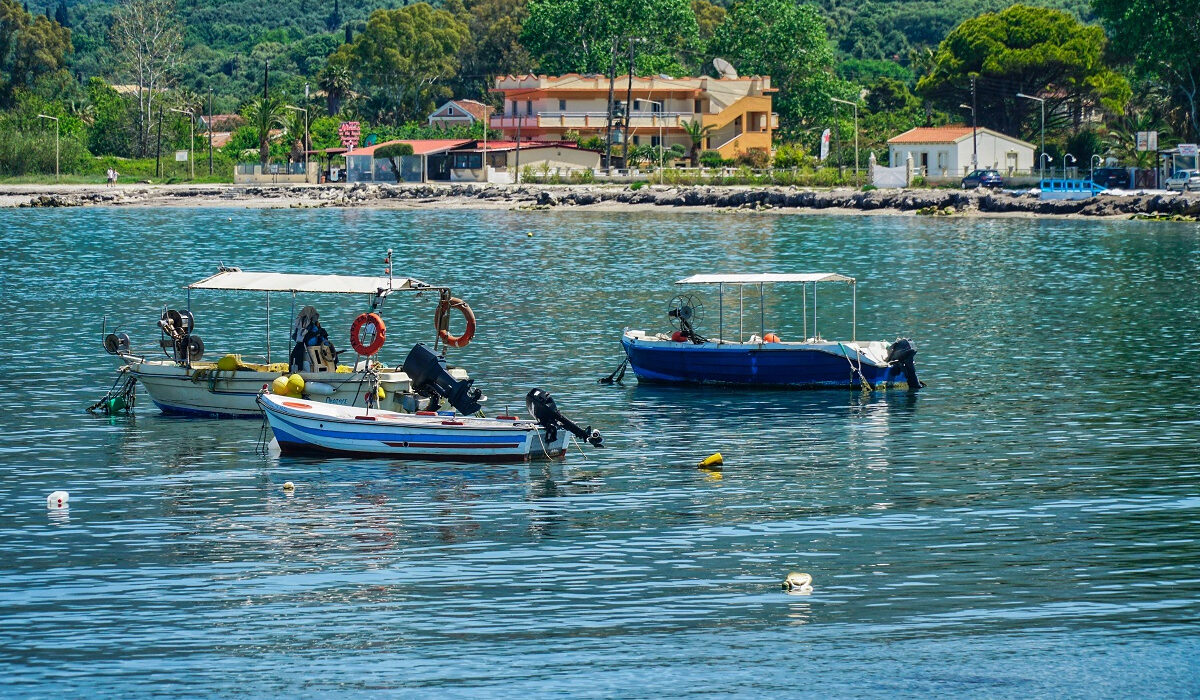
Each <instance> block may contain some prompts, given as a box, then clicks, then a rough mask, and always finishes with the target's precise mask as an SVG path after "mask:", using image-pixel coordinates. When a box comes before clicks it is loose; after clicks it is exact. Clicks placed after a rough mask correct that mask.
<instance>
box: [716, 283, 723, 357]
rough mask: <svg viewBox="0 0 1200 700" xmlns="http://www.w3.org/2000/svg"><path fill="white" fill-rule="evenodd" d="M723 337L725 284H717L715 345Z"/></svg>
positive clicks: (719, 342) (718, 343)
mask: <svg viewBox="0 0 1200 700" xmlns="http://www.w3.org/2000/svg"><path fill="white" fill-rule="evenodd" d="M724 337H725V284H724V283H721V284H718V285H717V345H720V344H721V338H724Z"/></svg>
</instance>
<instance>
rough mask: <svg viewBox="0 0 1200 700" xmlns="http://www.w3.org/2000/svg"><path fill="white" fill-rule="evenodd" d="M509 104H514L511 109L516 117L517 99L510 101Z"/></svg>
mask: <svg viewBox="0 0 1200 700" xmlns="http://www.w3.org/2000/svg"><path fill="white" fill-rule="evenodd" d="M508 104H510V105H512V110H511V112H512V115H513V116H514V117H515V116H517V101H516V100H513V101H512V102H509V103H508Z"/></svg>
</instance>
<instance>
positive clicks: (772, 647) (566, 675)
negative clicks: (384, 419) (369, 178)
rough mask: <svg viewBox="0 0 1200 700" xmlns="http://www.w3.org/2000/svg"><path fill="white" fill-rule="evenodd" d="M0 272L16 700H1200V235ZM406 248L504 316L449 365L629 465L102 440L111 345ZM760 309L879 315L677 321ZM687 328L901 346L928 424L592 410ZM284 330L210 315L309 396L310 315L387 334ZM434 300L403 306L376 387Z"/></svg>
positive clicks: (154, 419) (359, 213)
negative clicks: (623, 344)
mask: <svg viewBox="0 0 1200 700" xmlns="http://www.w3.org/2000/svg"><path fill="white" fill-rule="evenodd" d="M530 233H532V234H533V235H532V236H530V235H529V234H530ZM0 245H2V248H0V249H2V250H3V253H2V257H0V361H2V362H3V365H2V366H0V400H2V401H3V404H4V410H3V412H0V695H3V696H5V697H23V696H39V697H46V696H67V697H72V696H73V697H78V696H88V697H93V698H125V697H139V696H156V695H157V696H171V697H177V696H185V697H191V696H209V697H211V696H227V697H233V696H236V697H263V696H277V697H334V696H342V695H380V696H457V697H472V698H476V697H514V696H548V697H562V696H577V697H598V698H616V697H620V698H634V697H645V698H657V697H663V696H668V695H669V696H683V695H707V696H716V697H727V696H743V697H792V696H795V697H800V696H807V697H847V696H854V697H871V696H888V697H894V696H979V697H1019V698H1025V697H1030V696H1076V697H1082V696H1086V697H1128V696H1150V697H1194V696H1196V695H1197V694H1200V664H1198V662H1197V658H1198V657H1200V532H1198V529H1200V448H1198V444H1197V443H1198V439H1200V398H1198V393H1197V378H1196V367H1197V358H1200V227H1198V226H1197V225H1195V224H1162V223H1149V222H1127V221H1091V220H1035V219H1023V218H1022V219H969V218H968V219H958V218H952V219H948V220H943V219H937V220H932V219H926V218H913V217H899V216H870V217H868V216H852V217H834V216H809V215H798V216H797V215H788V216H777V215H755V214H721V213H672V212H660V211H652V212H636V213H600V212H574V211H570V210H566V209H563V210H555V211H539V212H508V211H448V212H441V211H432V210H430V211H377V210H358V209H329V210H307V211H294V210H277V211H261V210H244V209H233V208H211V209H185V208H171V209H149V208H118V209H104V208H89V209H72V210H56V211H34V210H7V211H0ZM388 248H392V249H394V260H395V262H394V267H395V270H394V272H395V274H396V275H397V276H401V275H403V276H412V277H415V278H418V279H421V280H424V281H426V282H430V283H435V284H445V285H449V286H450V287H451V288H452V290H453V292H454V294H455V295H456V296H460V297H462V298H463V299H465V300H466V301H467V302H468V303H469V304H470V305H471V306H472V308H473V309H474V310H475V313H476V315H477V316H478V318H479V323H478V327H479V330H478V334H477V335H476V337H475V340H474V341H473V342H472V343H471V344H470V345H469V346H467V347H466V348H464V349H461V350H452V351H451V356H450V359H451V362H452V363H454V364H459V365H462V366H464V367H466V368H467V369H468V370H469V371H470V372H471V374H472V376H474V377H475V378H476V381H477V382H478V385H479V386H481V387H482V388H483V389H484V391H485V393H486V394H487V395H488V398H489V401H488V404H487V405H488V407H489V408H488V410H489V412H491V413H509V412H517V411H523V396H524V394H525V392H526V391H528V389H530V388H532V387H534V386H538V387H541V388H544V389H546V390H548V391H550V392H551V393H552V394H553V395H554V397H555V398H556V400H557V402H558V404H559V406H560V408H561V409H562V410H563V411H564V413H565V414H566V415H568V416H570V417H572V418H574V419H576V420H577V421H579V422H580V423H581V424H584V425H589V424H590V425H593V426H595V427H597V428H598V429H600V430H601V431H602V432H603V433H604V434H605V436H606V441H607V447H606V448H605V449H602V450H594V449H591V448H588V447H586V446H585V447H584V449H583V450H582V451H573V452H572V454H570V456H569V457H568V458H567V459H566V460H565V461H563V462H554V463H545V462H535V463H531V464H520V465H515V466H513V465H480V464H460V463H427V462H403V461H394V460H389V459H379V460H364V459H351V458H336V457H334V458H321V459H317V458H303V459H301V458H279V457H270V456H267V457H264V456H260V455H259V454H257V452H256V445H257V443H258V440H259V436H260V424H259V422H257V421H254V420H243V421H216V420H195V419H179V418H174V417H168V416H164V415H161V414H160V413H159V412H158V411H157V410H156V409H155V408H154V406H153V405H152V404H151V402H150V401H149V400H148V398H147V397H146V396H145V395H144V394H142V395H141V396H140V397H139V402H138V405H137V408H136V410H135V412H134V414H133V415H132V416H114V417H104V416H92V415H88V414H86V413H85V412H84V410H83V409H84V408H85V407H86V406H87V405H89V404H91V403H92V402H94V401H96V400H97V399H98V398H100V396H102V395H103V393H104V392H105V391H106V390H107V389H108V387H109V386H110V385H111V383H112V380H113V378H114V376H115V375H114V373H113V369H114V367H115V365H116V363H115V362H114V360H113V358H111V357H109V356H107V355H105V354H104V351H103V349H102V347H101V338H102V333H101V331H102V328H103V329H104V330H106V331H112V330H114V329H118V330H124V331H126V332H128V333H129V334H130V335H131V336H132V338H133V343H134V347H135V349H138V348H140V349H142V350H145V351H146V352H149V353H150V354H155V353H157V352H159V351H158V350H157V343H158V340H159V334H158V331H157V329H156V326H155V323H156V321H157V319H158V317H159V314H160V313H161V311H162V309H163V308H164V306H169V307H171V308H182V307H186V306H187V305H188V304H189V299H188V294H187V292H186V290H184V289H183V286H184V285H186V284H188V283H190V282H194V281H196V280H199V279H201V278H203V277H205V276H207V275H210V274H212V273H214V272H216V270H217V266H218V265H220V264H224V265H236V266H239V267H241V268H243V269H245V270H254V271H279V272H312V273H336V274H362V275H379V274H383V272H384V257H385V255H386V251H387V249H388ZM768 271H769V272H839V273H844V274H847V275H851V276H854V277H856V278H857V279H858V280H859V285H858V289H857V301H858V308H857V315H856V316H855V315H854V314H852V313H851V301H852V299H853V297H852V295H851V294H850V292H849V290H848V289H847V288H846V287H844V286H839V285H822V286H820V287H819V288H818V290H817V299H816V307H817V308H816V319H815V324H816V330H815V331H814V328H813V324H814V319H813V301H814V300H813V298H812V295H811V291H810V292H809V293H808V294H801V292H800V290H799V289H789V288H776V289H768V290H767V291H768V294H767V298H766V300H765V303H764V302H762V300H760V299H759V297H758V294H757V290H754V289H746V290H744V292H743V294H742V295H741V296H740V297H739V296H738V294H737V292H736V290H734V289H726V290H725V294H724V295H722V298H720V299H718V296H717V293H716V292H717V290H715V289H698V290H681V289H677V288H676V287H675V285H674V284H673V283H674V282H675V280H678V279H680V278H682V277H685V276H687V275H690V274H694V273H699V272H768ZM681 291H682V292H688V293H692V292H695V293H698V294H700V295H702V299H697V301H702V302H703V304H704V308H703V310H701V312H700V315H699V317H698V320H697V327H698V330H700V332H702V333H705V334H706V335H715V334H716V333H717V331H718V326H719V327H720V330H721V332H722V334H723V335H724V336H725V337H729V338H732V337H735V336H737V335H739V334H740V335H742V337H746V336H748V335H749V334H750V333H758V332H759V331H760V330H764V329H765V330H769V331H773V332H776V333H777V334H779V335H781V336H783V338H784V339H785V340H792V339H799V338H802V337H804V336H805V335H812V334H813V333H814V332H819V333H820V334H821V335H822V336H823V337H825V338H829V339H849V338H850V336H851V335H852V334H854V335H856V336H857V337H858V339H860V340H892V339H894V338H895V337H897V336H907V337H911V338H912V339H913V340H914V341H915V343H916V344H917V347H918V348H919V351H920V352H919V354H918V355H917V358H916V359H917V368H918V371H919V372H920V375H921V377H922V379H923V380H924V381H926V382H927V383H928V386H927V387H926V388H925V389H923V390H922V391H920V392H919V393H907V392H897V393H882V392H881V393H868V394H860V393H853V392H848V391H817V392H788V391H732V390H725V389H705V388H666V387H653V386H644V385H643V386H639V385H638V384H637V382H636V380H635V379H634V378H633V376H632V374H629V375H627V376H626V380H625V382H624V384H623V385H618V386H614V387H609V386H601V385H598V384H597V383H596V379H597V378H599V377H601V376H604V375H606V374H608V373H609V372H611V371H612V370H613V369H614V368H615V366H616V365H617V363H618V362H619V361H620V359H621V355H620V346H619V342H618V339H619V336H620V333H621V331H622V328H624V327H627V326H628V327H635V328H642V329H645V330H649V331H669V330H670V326H669V323H668V319H667V317H666V311H667V308H668V303H669V301H670V299H671V297H673V296H674V295H675V294H678V293H680V292H681ZM267 301H268V300H267V298H266V295H265V294H261V293H236V292H230V293H225V292H194V293H193V294H192V295H191V299H190V305H191V308H192V310H193V312H194V313H195V315H196V333H197V334H199V335H200V336H201V337H202V338H203V339H204V342H205V345H206V346H207V348H208V351H207V357H208V358H210V359H215V358H216V357H218V356H219V355H220V354H223V353H224V352H229V351H236V352H240V353H242V354H243V355H244V356H245V357H247V358H250V357H252V356H255V355H264V356H265V354H266V352H267V338H268V337H270V339H271V341H272V342H271V344H270V351H271V354H272V359H274V360H276V361H278V360H282V359H284V358H286V356H287V352H288V350H289V347H288V341H287V335H288V324H289V322H290V319H291V317H292V316H291V314H292V313H293V312H294V310H298V305H302V304H312V305H313V306H315V307H316V308H317V309H318V311H319V312H320V313H321V321H322V323H323V325H324V326H325V328H326V329H327V330H328V331H329V332H330V335H331V337H332V338H333V339H334V342H335V344H337V345H338V346H339V349H340V348H341V347H345V346H347V345H348V328H349V325H350V321H351V320H352V319H353V317H354V316H355V315H356V314H358V313H361V312H362V311H364V310H366V303H365V301H364V300H362V299H356V298H350V297H310V298H298V299H296V300H295V302H293V299H292V297H291V295H290V294H285V293H277V294H272V295H271V297H270V311H269V313H268V310H267ZM293 303H295V304H296V305H297V306H293ZM435 304H436V299H435V298H434V297H433V296H432V295H428V294H427V295H422V296H421V297H420V298H414V295H406V294H397V295H395V296H393V297H392V298H390V299H388V300H387V302H386V305H385V307H384V316H385V318H386V319H387V321H388V330H387V344H386V345H385V347H384V351H383V353H382V355H383V357H384V358H385V359H387V360H388V361H390V362H393V363H398V362H400V361H401V360H402V359H403V356H404V353H405V352H406V351H407V349H408V347H409V346H410V345H411V344H412V343H414V342H418V341H424V342H432V340H433V315H434V307H435ZM806 311H807V313H806ZM268 322H269V323H270V330H269V331H268V330H267V325H268ZM454 323H455V324H456V325H455V328H460V327H461V326H459V325H457V324H459V323H461V322H460V321H459V320H458V319H455V320H454ZM717 451H720V452H721V453H722V454H723V455H724V457H725V465H724V469H723V471H720V472H715V471H704V470H699V469H697V468H696V463H697V462H699V461H700V460H701V459H703V458H704V457H706V456H708V455H709V454H711V453H713V452H717ZM288 481H291V482H294V484H295V489H294V490H290V491H287V490H284V489H283V488H282V485H283V484H284V483H285V482H288ZM59 489H61V490H65V491H68V492H69V493H70V502H69V507H68V508H64V509H56V510H48V509H47V508H46V496H47V494H49V493H50V492H52V491H56V490H59ZM791 571H803V572H807V573H810V574H811V575H812V576H813V579H814V583H813V586H814V591H813V592H812V594H811V595H807V596H796V595H788V594H786V593H784V592H783V591H782V590H781V588H780V583H781V582H782V581H783V579H784V577H785V576H786V575H787V574H788V573H789V572H791Z"/></svg>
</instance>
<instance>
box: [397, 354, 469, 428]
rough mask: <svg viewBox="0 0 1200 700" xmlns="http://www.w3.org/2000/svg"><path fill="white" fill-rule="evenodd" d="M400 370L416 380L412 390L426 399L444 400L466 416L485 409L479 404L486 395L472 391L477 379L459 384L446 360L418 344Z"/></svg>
mask: <svg viewBox="0 0 1200 700" xmlns="http://www.w3.org/2000/svg"><path fill="white" fill-rule="evenodd" d="M400 370H401V371H402V372H404V373H405V374H407V375H408V378H409V379H410V380H412V389H413V391H415V392H417V393H418V394H420V395H422V396H428V397H429V398H431V399H435V400H436V399H437V398H443V399H446V401H449V402H450V405H451V406H453V407H454V408H456V409H458V412H459V413H462V414H463V415H468V416H469V415H472V414H475V413H479V411H480V410H482V406H480V405H479V400H480V399H481V398H483V392H482V391H480V390H479V389H473V388H471V385H472V384H474V383H475V380H474V379H464V380H463V381H461V382H460V381H458V380H457V379H455V378H454V377H451V376H450V373H449V372H447V371H446V358H444V357H438V356H437V355H435V354H434V353H433V351H432V350H430V349H429V348H428V347H426V346H425V344H424V343H417V344H416V345H414V346H413V349H412V350H409V351H408V357H406V358H404V364H403V365H402V366H401V367H400Z"/></svg>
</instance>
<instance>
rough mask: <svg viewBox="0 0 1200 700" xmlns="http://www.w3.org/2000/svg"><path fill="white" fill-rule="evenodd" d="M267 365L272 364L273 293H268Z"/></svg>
mask: <svg viewBox="0 0 1200 700" xmlns="http://www.w3.org/2000/svg"><path fill="white" fill-rule="evenodd" d="M267 364H268V365H269V364H271V293H270V292H267Z"/></svg>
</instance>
